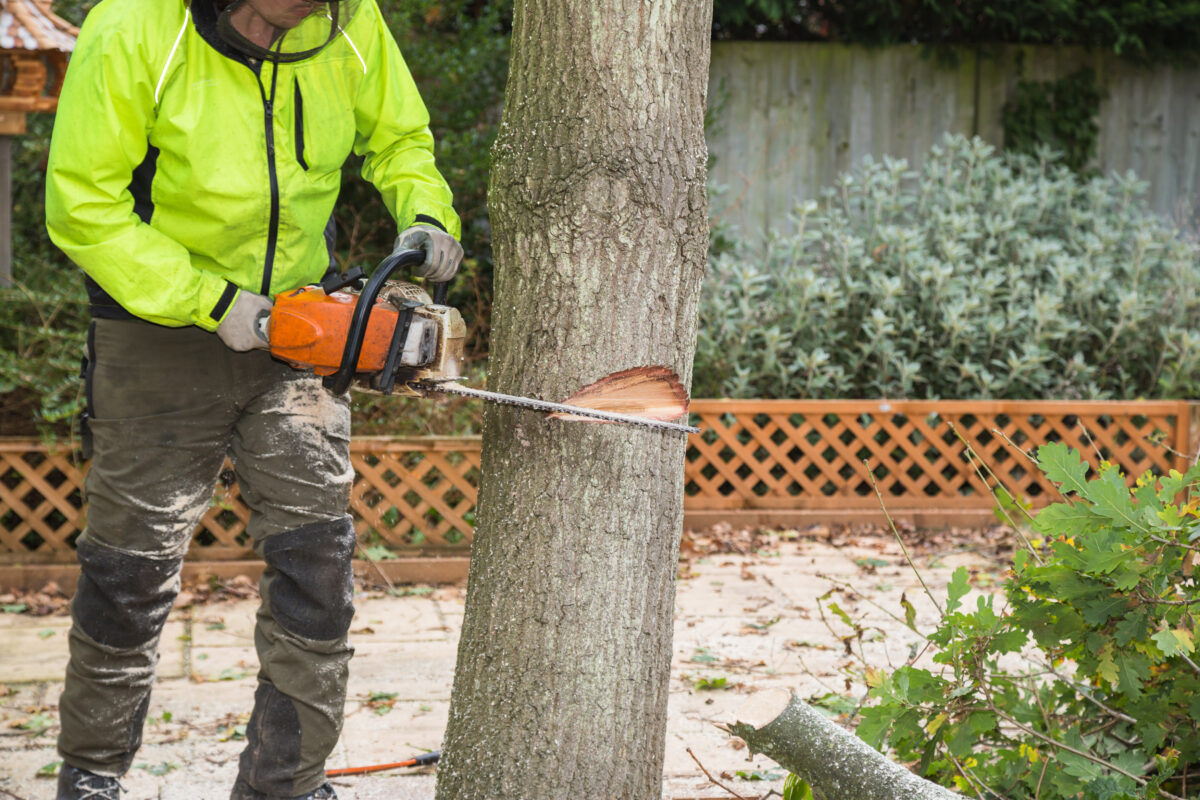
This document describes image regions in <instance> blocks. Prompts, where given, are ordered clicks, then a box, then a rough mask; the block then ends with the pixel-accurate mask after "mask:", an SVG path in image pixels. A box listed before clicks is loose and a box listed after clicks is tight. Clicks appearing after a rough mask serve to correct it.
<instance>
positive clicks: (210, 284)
mask: <svg viewBox="0 0 1200 800" xmlns="http://www.w3.org/2000/svg"><path fill="white" fill-rule="evenodd" d="M102 10H103V9H100V8H98V9H96V10H95V11H93V13H92V14H90V15H89V18H88V20H87V23H92V24H91V25H88V24H87V23H85V25H84V28H83V31H82V32H81V34H80V37H79V41H78V45H77V47H76V50H75V53H74V55H73V56H72V59H71V63H70V67H69V68H68V69H67V76H66V80H65V82H64V84H63V89H62V94H61V96H60V98H59V106H58V114H57V117H56V119H55V122H54V133H53V136H52V138H51V143H50V158H49V163H48V166H47V178H46V228H47V230H48V231H49V233H50V238H51V240H52V241H53V242H54V243H55V244H56V245H57V246H58V247H59V248H61V249H62V250H63V252H64V253H66V254H67V255H68V256H69V257H70V258H71V259H72V260H73V261H74V262H75V263H76V264H78V265H79V266H80V267H81V268H82V269H83V271H84V272H86V273H87V274H88V275H89V276H91V277H92V279H93V280H95V281H96V282H97V283H98V284H100V287H101V288H103V289H104V290H105V291H106V292H108V293H109V295H111V296H112V297H113V299H115V300H116V301H117V302H118V303H120V304H121V306H122V307H124V308H125V310H126V311H129V312H130V313H131V314H134V315H136V316H138V317H142V318H143V319H147V320H150V321H151V322H157V323H160V324H163V325H169V326H172V327H181V326H184V325H193V324H194V325H198V326H200V327H201V328H204V329H206V330H214V329H216V327H217V325H218V323H220V321H221V319H222V318H223V317H224V316H225V314H226V313H227V312H228V309H229V306H230V305H231V304H232V301H233V300H234V298H235V296H236V294H237V292H238V289H237V287H235V286H234V285H233V284H231V283H229V282H228V281H226V280H225V279H224V278H221V277H219V276H217V275H213V274H212V273H209V272H205V271H202V270H199V269H196V268H195V267H193V265H192V262H191V254H190V253H189V252H188V250H187V248H185V247H184V246H183V245H182V244H180V243H179V242H177V241H175V240H174V239H171V238H169V237H167V236H165V235H163V234H162V233H161V232H159V231H157V230H155V229H154V228H152V227H151V226H150V225H148V224H146V223H145V222H143V221H142V219H141V218H140V217H138V215H137V214H136V213H135V211H134V199H133V195H132V193H131V192H130V182H131V180H132V175H133V170H134V169H135V168H136V167H137V166H138V165H139V164H141V163H142V161H143V160H144V159H145V157H146V153H147V151H148V149H149V140H148V135H149V131H150V128H151V126H152V124H153V121H154V116H155V108H154V82H153V81H154V78H153V77H151V76H153V75H154V72H155V70H154V69H153V67H152V66H151V65H150V64H149V63H147V62H148V61H149V60H150V59H149V57H148V56H147V50H148V48H147V46H146V44H145V43H144V42H137V41H131V39H135V38H137V36H136V30H137V28H138V27H141V26H129V27H125V26H119V25H114V24H111V22H110V20H109V17H110V16H111V15H109V17H106V16H105V15H104V14H103V13H96V12H100V11H102ZM130 28H132V29H133V30H132V32H131V34H130V35H129V36H126V35H125V33H126V31H130ZM162 35H163V36H164V37H167V38H168V39H170V38H171V37H172V36H173V35H174V32H173V31H172V32H169V33H168V32H163V34H162ZM167 45H168V46H169V45H170V41H168V42H167ZM160 68H161V65H160Z"/></svg>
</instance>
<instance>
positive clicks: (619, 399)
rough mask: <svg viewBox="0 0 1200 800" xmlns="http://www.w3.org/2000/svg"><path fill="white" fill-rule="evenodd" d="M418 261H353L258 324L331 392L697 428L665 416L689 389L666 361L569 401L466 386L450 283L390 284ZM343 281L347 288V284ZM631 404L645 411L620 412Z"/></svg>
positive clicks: (285, 356) (682, 407)
mask: <svg viewBox="0 0 1200 800" xmlns="http://www.w3.org/2000/svg"><path fill="white" fill-rule="evenodd" d="M424 261H425V252H424V251H423V250H403V251H401V252H399V253H395V254H393V255H391V256H389V257H388V258H386V259H384V261H383V262H382V263H381V264H380V265H379V266H378V268H376V270H375V272H374V273H373V274H372V275H371V277H370V279H367V278H366V275H365V274H364V273H363V271H362V270H361V269H359V268H357V267H356V268H354V269H352V270H350V271H348V272H346V273H342V274H335V275H330V276H328V277H327V278H326V279H325V280H323V281H322V282H321V283H320V284H314V285H311V286H302V287H300V288H299V289H294V290H292V291H290V292H282V293H280V294H277V295H275V303H274V306H273V307H272V309H271V313H270V315H269V316H267V317H265V318H264V320H263V323H262V325H263V329H264V333H265V334H266V338H267V341H269V342H270V346H271V355H273V356H274V357H276V358H278V359H280V360H281V361H285V362H287V363H289V364H291V365H292V366H294V367H297V368H301V369H311V370H313V372H315V373H316V374H317V375H321V376H324V383H325V386H326V387H327V388H328V389H329V390H330V391H332V392H334V393H336V394H342V393H344V392H345V391H346V390H348V389H349V388H350V385H351V384H352V383H354V384H356V385H357V386H358V387H359V388H360V389H364V390H366V391H370V392H376V393H380V394H385V395H387V394H395V395H399V396H409V397H427V396H429V395H431V394H435V393H438V394H453V395H459V396H462V397H474V398H477V399H480V400H484V401H487V402H490V403H500V404H503V405H510V406H517V407H519V408H528V409H533V410H535V411H543V412H549V413H550V414H551V415H552V416H554V417H557V418H559V419H572V420H589V421H598V422H616V423H624V424H628V425H638V426H641V427H646V428H654V429H659V430H670V431H679V432H684V433H697V432H699V430H700V429H699V428H693V427H691V426H689V425H684V424H680V423H678V422H672V421H670V420H672V419H675V418H678V417H679V416H682V415H683V414H685V413H686V411H687V394H686V392H685V391H684V390H683V387H682V386H681V385H680V383H679V381H678V379H677V378H676V377H675V376H674V374H673V373H671V372H670V371H669V370H667V369H665V368H663V367H640V368H635V369H632V370H625V371H623V372H619V373H614V374H613V375H609V376H606V377H605V378H602V379H601V380H599V381H597V382H595V383H593V384H591V385H589V386H587V387H585V388H584V389H582V390H580V391H579V392H576V393H575V394H573V395H572V396H571V397H570V398H568V402H565V403H554V402H549V401H546V400H538V399H535V398H532V397H519V396H516V395H508V394H500V393H498V392H489V391H484V390H482V389H473V388H470V387H467V386H463V385H462V384H461V383H459V381H460V380H461V378H462V365H463V344H464V340H465V339H466V330H467V328H466V324H465V323H464V322H463V318H462V315H461V314H460V313H459V312H458V309H455V308H452V307H450V306H448V305H447V304H446V295H447V292H448V290H449V283H435V284H434V285H433V296H432V298H431V297H430V295H429V294H428V293H427V292H425V291H424V290H423V289H422V288H420V287H418V286H416V285H415V284H411V283H403V282H390V283H389V278H391V276H392V275H393V274H394V273H395V272H397V271H398V270H400V269H403V268H411V267H413V266H416V265H419V264H421V263H423V262H424ZM364 281H365V283H364ZM359 287H361V288H359ZM347 289H350V290H351V291H343V290H347ZM353 289H358V291H357V293H355V292H354V291H353ZM572 400H574V401H577V402H574V403H572V402H571V401H572ZM630 409H634V410H637V411H639V412H641V413H639V414H630V413H622V411H627V410H630Z"/></svg>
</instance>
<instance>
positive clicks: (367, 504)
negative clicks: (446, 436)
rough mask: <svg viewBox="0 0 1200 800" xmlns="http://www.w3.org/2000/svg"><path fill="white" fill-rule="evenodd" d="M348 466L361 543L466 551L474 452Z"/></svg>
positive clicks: (471, 524) (360, 459) (370, 457)
mask: <svg viewBox="0 0 1200 800" xmlns="http://www.w3.org/2000/svg"><path fill="white" fill-rule="evenodd" d="M476 447H478V443H476ZM352 460H353V461H354V468H355V470H356V471H357V472H358V479H357V480H356V481H355V484H354V489H353V490H352V491H351V496H350V505H351V507H352V508H353V509H354V510H355V512H356V514H357V516H358V521H357V525H356V528H357V530H358V535H359V539H360V541H363V542H366V543H376V542H379V543H382V544H386V545H387V546H389V547H392V548H397V549H405V548H409V549H411V548H414V547H428V546H433V547H447V546H448V547H467V546H469V545H470V542H471V537H472V534H473V533H474V529H475V501H476V498H477V496H478V487H479V452H478V450H476V451H469V450H465V449H464V450H462V451H458V452H436V451H416V450H409V451H397V452H373V453H361V454H355V455H354V456H353V459H352Z"/></svg>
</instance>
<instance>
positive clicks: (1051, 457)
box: [1037, 442, 1088, 494]
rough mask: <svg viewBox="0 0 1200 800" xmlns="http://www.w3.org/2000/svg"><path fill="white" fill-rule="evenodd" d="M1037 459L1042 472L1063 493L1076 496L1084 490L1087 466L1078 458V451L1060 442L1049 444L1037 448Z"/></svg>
mask: <svg viewBox="0 0 1200 800" xmlns="http://www.w3.org/2000/svg"><path fill="white" fill-rule="evenodd" d="M1037 457H1038V466H1039V467H1041V469H1042V472H1044V473H1046V477H1047V478H1049V479H1050V480H1052V481H1054V482H1055V483H1057V484H1058V485H1059V486H1061V487H1062V490H1063V492H1064V493H1066V492H1075V493H1077V494H1078V493H1080V492H1083V491H1084V490H1085V489H1086V487H1087V473H1088V465H1087V462H1085V461H1084V460H1083V459H1081V458H1080V457H1079V451H1077V450H1072V449H1070V448H1069V447H1067V446H1066V445H1065V444H1063V443H1062V442H1051V443H1050V444H1044V445H1042V446H1041V447H1039V448H1038V451H1037Z"/></svg>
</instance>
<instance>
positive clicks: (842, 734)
mask: <svg viewBox="0 0 1200 800" xmlns="http://www.w3.org/2000/svg"><path fill="white" fill-rule="evenodd" d="M759 694H760V695H762V696H759V697H755V698H754V700H753V702H752V703H748V704H747V707H746V708H744V709H742V711H741V712H739V717H741V718H745V719H747V720H749V721H747V722H741V721H739V722H736V723H734V724H733V725H730V726H728V727H726V728H725V730H727V731H728V732H729V733H731V734H733V735H734V736H737V737H738V738H740V739H742V740H744V741H745V742H746V746H747V747H749V749H750V752H751V753H762V754H763V755H765V756H768V757H769V758H772V759H774V760H775V761H778V762H779V764H780V766H782V767H783V768H785V769H787V770H789V771H790V772H794V773H795V774H796V775H798V776H800V777H801V778H803V779H804V780H805V781H807V782H808V785H809V786H810V787H812V790H813V797H814V798H816V800H961V798H962V797H963V795H961V794H958V793H957V792H952V791H950V790H949V789H944V788H942V787H941V786H938V785H937V784H935V783H931V782H929V781H927V780H925V779H923V778H921V777H918V776H917V775H914V774H913V773H912V772H909V771H908V770H907V769H905V768H904V767H902V766H900V765H899V764H897V763H895V762H894V761H890V760H888V759H887V758H886V757H884V756H883V755H882V754H880V753H879V752H877V751H876V750H875V749H874V748H872V747H871V746H870V745H868V744H867V743H866V742H864V741H863V740H861V739H859V738H858V737H857V736H855V735H854V734H852V733H850V732H849V731H847V730H844V729H843V728H841V727H839V726H838V725H836V724H834V723H833V722H831V721H830V720H829V719H828V718H826V717H825V715H824V714H822V713H821V712H819V711H817V710H815V709H813V708H812V707H811V706H809V705H808V704H807V703H805V702H804V701H802V700H800V698H798V697H796V695H794V694H792V693H791V692H787V691H785V690H771V691H769V692H761V693H759Z"/></svg>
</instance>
